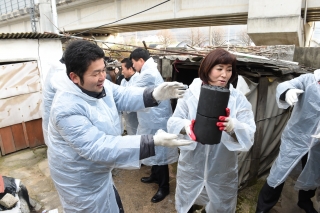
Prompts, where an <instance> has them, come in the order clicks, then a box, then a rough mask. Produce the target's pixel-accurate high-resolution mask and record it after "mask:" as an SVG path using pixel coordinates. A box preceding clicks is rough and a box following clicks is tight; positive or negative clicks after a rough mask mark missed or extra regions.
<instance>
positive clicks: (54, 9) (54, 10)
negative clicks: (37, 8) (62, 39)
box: [51, 0, 59, 34]
mask: <svg viewBox="0 0 320 213" xmlns="http://www.w3.org/2000/svg"><path fill="white" fill-rule="evenodd" d="M51 9H52V22H53V24H54V26H53V32H54V33H57V34H58V33H59V30H58V14H57V3H56V0H51Z"/></svg>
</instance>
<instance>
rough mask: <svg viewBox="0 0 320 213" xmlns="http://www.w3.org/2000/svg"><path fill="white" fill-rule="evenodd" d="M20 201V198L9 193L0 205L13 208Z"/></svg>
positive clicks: (0, 201)
mask: <svg viewBox="0 0 320 213" xmlns="http://www.w3.org/2000/svg"><path fill="white" fill-rule="evenodd" d="M18 201H19V199H18V198H16V197H14V196H13V195H12V194H9V193H7V194H6V195H5V196H4V197H3V198H2V199H1V200H0V205H2V206H4V207H6V208H8V209H9V208H12V207H13V206H14V205H16V203H17V202H18Z"/></svg>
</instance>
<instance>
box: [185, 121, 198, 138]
mask: <svg viewBox="0 0 320 213" xmlns="http://www.w3.org/2000/svg"><path fill="white" fill-rule="evenodd" d="M195 122H196V121H195V120H191V121H187V122H186V124H185V125H184V129H185V130H186V133H187V135H188V136H189V137H190V138H191V139H192V140H194V141H195V140H196V139H197V138H196V135H195V134H194V132H193V128H194V123H195Z"/></svg>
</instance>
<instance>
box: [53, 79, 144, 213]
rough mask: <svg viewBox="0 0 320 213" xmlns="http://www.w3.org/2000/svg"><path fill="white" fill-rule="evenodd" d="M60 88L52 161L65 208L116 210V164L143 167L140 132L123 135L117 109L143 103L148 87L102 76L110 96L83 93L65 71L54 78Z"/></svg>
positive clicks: (69, 212) (69, 211)
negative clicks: (121, 83) (124, 84)
mask: <svg viewBox="0 0 320 213" xmlns="http://www.w3.org/2000/svg"><path fill="white" fill-rule="evenodd" d="M52 84H53V87H54V88H56V89H57V92H56V95H55V97H54V100H53V103H52V107H51V113H50V119H49V126H48V127H49V128H48V133H49V134H48V162H49V168H50V173H51V177H52V180H53V182H54V184H55V187H56V189H57V191H58V193H59V196H60V200H61V203H62V206H63V209H64V211H65V212H66V213H75V212H79V213H80V212H81V213H93V212H104V213H117V212H119V207H118V205H117V202H116V197H115V192H114V189H113V185H114V183H113V180H112V174H111V171H112V170H113V168H122V169H124V168H125V169H134V168H136V169H137V168H139V167H140V161H139V157H140V140H141V136H138V135H134V136H126V137H121V136H120V135H121V126H120V123H121V122H120V115H119V111H136V110H139V109H142V108H144V101H143V91H144V89H145V88H135V89H134V90H129V89H128V88H125V87H121V86H118V85H116V84H113V83H111V82H110V81H105V82H104V89H105V93H106V96H105V97H103V98H100V99H96V98H93V97H90V96H88V95H87V94H85V93H83V92H82V91H81V90H80V88H79V87H78V86H76V85H75V84H74V83H73V82H72V81H71V80H70V79H69V78H68V77H67V75H66V74H65V73H64V75H63V76H62V79H60V80H59V81H52Z"/></svg>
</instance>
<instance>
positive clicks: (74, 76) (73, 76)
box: [69, 72, 80, 84]
mask: <svg viewBox="0 0 320 213" xmlns="http://www.w3.org/2000/svg"><path fill="white" fill-rule="evenodd" d="M69 77H70V79H71V81H72V82H73V83H75V84H80V78H79V76H78V75H77V74H75V73H74V72H70V74H69Z"/></svg>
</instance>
